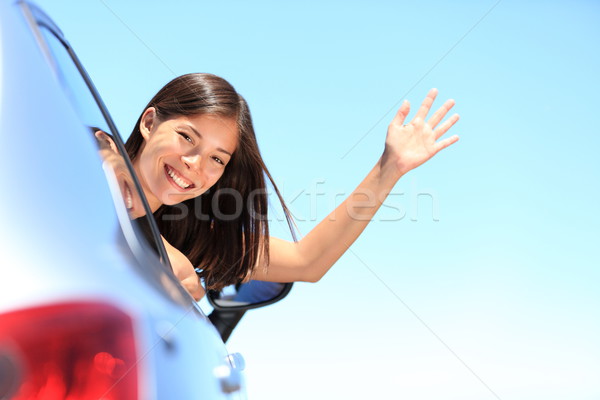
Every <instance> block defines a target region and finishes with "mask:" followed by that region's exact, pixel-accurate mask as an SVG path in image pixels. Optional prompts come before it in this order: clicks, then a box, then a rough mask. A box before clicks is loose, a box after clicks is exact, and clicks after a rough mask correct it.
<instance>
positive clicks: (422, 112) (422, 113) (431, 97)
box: [415, 89, 438, 120]
mask: <svg viewBox="0 0 600 400" xmlns="http://www.w3.org/2000/svg"><path fill="white" fill-rule="evenodd" d="M437 94H438V90H437V89H431V90H430V91H429V93H427V97H425V100H423V103H422V104H421V107H420V108H419V111H417V115H415V118H421V119H422V120H424V119H425V117H427V113H428V112H429V110H430V109H431V105H432V104H433V102H434V101H435V97H436V96H437Z"/></svg>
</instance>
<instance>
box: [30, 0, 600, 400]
mask: <svg viewBox="0 0 600 400" xmlns="http://www.w3.org/2000/svg"><path fill="white" fill-rule="evenodd" d="M37 3H38V4H39V5H41V6H42V8H43V9H45V10H46V12H47V13H48V14H49V15H50V16H51V17H52V18H53V19H54V20H55V21H56V22H57V23H58V25H59V26H60V27H61V28H62V29H63V31H64V32H65V34H66V36H67V38H68V39H69V40H70V41H71V43H72V45H73V46H74V48H75V50H76V51H77V52H78V54H79V56H80V58H81V60H82V61H83V63H84V65H85V66H86V68H87V70H88V72H89V73H90V75H91V77H92V79H93V80H94V82H95V83H96V85H97V87H98V90H99V91H100V93H101V95H102V96H103V98H104V100H105V102H106V104H107V105H108V108H109V110H110V111H111V112H112V115H113V117H114V118H115V120H116V123H117V126H118V127H119V128H120V130H121V133H122V135H123V136H125V137H126V136H127V135H128V132H129V131H130V130H131V127H132V125H133V123H134V122H135V121H136V119H137V117H138V116H139V113H140V112H141V111H142V108H143V107H144V105H145V104H146V102H147V101H148V100H149V99H150V97H151V96H152V95H153V94H154V93H155V92H156V91H157V90H158V89H159V88H160V87H161V86H163V85H164V84H165V83H166V82H167V81H169V80H170V79H172V78H173V77H175V76H177V75H180V74H184V73H188V72H211V73H215V74H217V75H221V76H223V77H225V78H226V79H228V80H229V81H230V82H231V83H232V84H233V85H234V86H235V87H236V88H237V89H238V91H239V92H240V93H242V94H243V95H244V96H245V97H246V99H247V100H248V102H249V104H250V107H251V110H252V113H253V117H254V121H255V127H256V131H257V135H258V138H259V143H260V146H261V149H262V152H263V155H264V158H265V160H266V162H267V165H268V167H269V168H270V170H271V172H272V173H273V175H274V177H275V178H276V181H277V183H278V184H279V185H280V188H281V189H283V193H284V197H285V198H286V199H287V200H288V201H289V202H290V207H291V209H292V211H293V212H294V213H295V215H296V216H297V217H298V219H299V220H300V221H299V226H300V231H301V232H302V233H304V234H305V233H307V232H308V231H309V230H310V229H311V228H312V227H313V226H315V225H316V223H317V222H318V221H319V220H320V219H321V218H324V217H325V216H326V215H327V214H328V213H329V212H330V211H331V209H332V208H333V205H334V204H339V202H340V201H341V199H342V197H343V196H342V194H344V193H346V194H347V193H350V191H351V190H352V189H353V188H354V187H355V186H356V185H357V184H358V183H359V182H360V180H361V179H362V178H363V177H364V176H365V175H366V173H367V172H368V171H369V170H370V169H371V167H372V166H373V165H374V163H375V162H376V161H377V159H378V157H379V156H380V154H381V151H382V150H383V143H384V138H385V132H386V128H387V125H388V123H389V122H390V120H391V118H392V116H393V113H394V112H395V109H396V108H397V107H398V106H399V103H400V102H401V101H402V100H403V99H405V98H407V99H409V100H410V101H411V102H412V103H413V104H414V105H416V104H418V103H420V101H421V100H422V98H423V97H424V96H425V94H426V93H427V90H428V89H429V88H431V87H437V88H438V89H439V91H440V96H439V97H440V101H438V103H437V104H438V105H440V104H441V102H442V101H441V100H444V99H446V98H454V99H456V102H457V105H456V107H455V108H456V112H458V113H459V114H460V115H461V120H460V122H459V123H458V124H457V125H456V126H455V127H454V128H453V131H454V133H457V134H459V135H460V137H461V140H460V141H459V142H458V143H457V144H455V145H453V146H452V147H451V148H449V149H446V150H445V151H443V152H442V153H440V154H438V155H437V156H436V157H435V158H434V159H433V160H431V161H430V162H428V163H427V164H425V165H423V166H421V167H420V168H418V169H417V170H415V171H412V172H411V173H409V174H408V175H406V176H405V177H404V178H403V179H401V181H400V182H399V183H398V185H397V186H396V188H395V189H394V192H393V195H392V196H391V197H390V198H389V200H388V202H387V206H386V207H384V209H382V210H381V212H380V213H379V214H378V215H377V216H376V217H375V219H374V221H373V222H372V223H371V224H370V226H369V227H368V228H367V229H366V231H365V232H364V234H363V235H362V236H361V237H360V238H359V240H358V241H357V242H356V243H355V245H354V246H352V248H351V251H350V252H349V253H347V254H346V255H345V256H343V257H342V259H341V260H340V261H339V262H338V263H337V264H336V265H335V267H334V268H333V269H332V270H331V272H330V273H329V274H328V275H327V276H326V277H325V278H323V279H322V280H321V281H320V282H319V283H317V284H308V283H303V284H296V285H295V286H294V289H293V291H292V293H291V294H290V295H289V297H288V298H287V299H285V300H284V301H282V302H280V303H279V304H276V305H273V306H270V307H267V308H265V309H260V310H256V311H252V312H249V313H247V314H246V316H245V317H244V320H243V321H242V323H241V324H240V325H239V327H238V328H237V331H236V332H235V333H234V335H233V336H232V338H231V340H230V342H229V344H228V347H229V350H230V351H239V352H241V353H242V354H243V355H244V356H245V358H246V362H247V380H248V392H249V397H250V398H254V399H282V398H285V399H306V398H312V399H329V398H345V399H352V398H394V399H395V398H407V399H498V398H500V399H523V400H525V399H528V400H529V399H545V400H551V399H565V398H569V399H598V398H599V397H600V384H599V383H598V376H600V342H599V341H598V337H600V315H599V314H600V312H599V311H598V310H600V290H598V286H599V281H600V257H599V255H598V251H597V246H598V243H599V242H600V241H599V239H600V214H599V211H598V210H599V205H600V187H599V182H600V161H599V158H598V156H597V152H598V149H600V132H599V128H598V123H597V116H598V114H599V112H598V110H599V109H600V101H599V100H598V91H599V89H600V79H599V78H598V71H600V51H599V48H598V47H599V43H600V40H599V39H600V24H599V23H598V21H599V17H600V3H598V2H597V1H582V0H580V1H530V2H522V1H509V0H504V1H498V2H496V1H495V0H493V1H477V2H475V1H473V2H470V1H454V2H447V1H420V2H417V1H413V2H401V1H374V2H359V1H336V2H324V1H303V2H297V3H294V4H291V3H288V2H280V1H272V2H268V1H255V2H242V1H220V2H206V1H157V0H148V1H145V2H143V3H141V2H134V1H116V0H89V1H78V2H73V1H66V0H64V1H58V0H39V1H38V2H37ZM272 229H273V231H274V233H275V234H276V235H277V236H281V237H284V238H288V237H289V234H288V233H286V231H285V229H284V226H283V225H282V224H281V223H279V222H277V221H276V220H274V221H273V224H272ZM595 246H596V247H595Z"/></svg>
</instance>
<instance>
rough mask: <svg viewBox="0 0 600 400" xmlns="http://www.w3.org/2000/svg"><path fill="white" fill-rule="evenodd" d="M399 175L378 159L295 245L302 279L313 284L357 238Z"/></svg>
mask: <svg viewBox="0 0 600 400" xmlns="http://www.w3.org/2000/svg"><path fill="white" fill-rule="evenodd" d="M400 177H401V175H400V174H399V173H398V172H395V171H393V169H392V168H389V167H388V168H386V165H384V161H383V159H380V160H379V161H378V162H377V164H376V165H375V166H374V167H373V169H372V170H371V172H369V174H368V175H367V176H366V177H365V179H363V181H362V182H361V183H360V184H359V185H358V186H357V187H356V189H354V191H353V192H352V193H351V194H350V195H349V196H348V197H347V198H346V199H345V200H344V201H343V202H342V203H341V204H340V205H339V206H338V207H337V208H336V209H335V210H334V211H333V212H331V213H330V214H329V215H328V216H327V217H326V218H325V219H324V220H323V221H321V222H320V223H319V224H318V225H317V226H316V227H315V228H314V229H313V230H311V231H310V232H309V233H308V235H306V236H305V237H304V238H303V239H302V240H300V241H299V242H298V243H296V246H297V251H298V256H299V257H300V259H301V260H302V263H303V265H302V266H300V268H301V269H302V270H303V271H304V272H303V275H304V276H303V279H302V280H305V281H309V282H316V281H318V280H319V279H321V278H322V277H323V275H325V273H326V272H327V271H329V269H330V268H331V267H332V266H333V264H335V262H336V261H337V260H338V259H339V258H340V257H341V256H342V255H343V254H344V253H345V252H346V251H347V250H348V248H349V247H350V246H351V245H352V243H354V241H355V240H356V239H357V238H358V237H359V236H360V234H361V233H362V232H363V230H364V229H365V228H366V226H367V225H368V224H369V222H370V221H371V220H372V219H373V217H374V216H375V213H376V212H377V210H379V208H380V207H381V204H382V203H383V202H384V200H385V199H386V197H387V196H388V194H389V193H390V192H391V190H392V189H393V187H394V185H395V184H396V182H397V181H398V179H400Z"/></svg>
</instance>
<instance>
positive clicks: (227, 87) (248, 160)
mask: <svg viewBox="0 0 600 400" xmlns="http://www.w3.org/2000/svg"><path fill="white" fill-rule="evenodd" d="M149 107H154V108H155V109H156V115H157V117H158V119H159V120H161V121H164V120H167V119H169V118H174V117H177V116H182V115H183V116H188V115H200V114H211V115H216V116H219V117H222V118H233V119H235V120H236V121H237V127H238V131H239V139H238V140H239V142H238V146H237V149H236V151H235V152H234V153H233V155H232V157H231V159H230V161H229V163H228V164H227V167H226V168H225V172H224V173H223V175H222V176H221V178H220V179H219V180H218V181H217V183H216V184H215V185H214V186H213V187H212V188H211V189H210V190H209V191H208V192H206V193H204V194H202V195H201V196H199V197H196V198H194V199H190V200H186V201H184V202H182V203H180V204H176V205H173V206H167V205H162V206H161V207H160V208H159V209H158V210H157V211H156V212H155V213H154V218H155V219H156V222H157V224H158V227H159V229H160V232H161V234H162V235H163V236H164V237H165V239H166V240H167V241H168V242H169V243H171V244H172V245H173V246H174V247H175V248H177V249H178V250H179V251H181V252H182V253H183V254H185V255H186V256H187V257H188V259H189V260H190V261H191V262H192V264H193V265H194V266H195V267H199V268H200V269H201V270H202V272H201V273H200V276H201V277H202V278H203V280H204V283H205V285H206V287H207V288H209V289H220V288H223V287H224V286H227V285H231V284H235V283H238V282H239V281H240V280H241V279H243V278H245V277H246V276H247V275H248V273H251V272H252V271H253V270H254V267H255V266H256V264H257V261H258V258H259V256H260V257H263V258H264V260H265V261H266V265H268V260H269V226H268V218H267V212H268V200H267V188H266V182H265V177H266V178H267V179H268V180H269V181H270V182H271V184H272V186H273V189H274V191H275V193H276V194H277V197H278V198H279V201H280V202H281V205H282V207H283V211H284V213H285V216H286V219H287V222H288V225H289V227H290V230H291V232H292V236H293V237H294V240H295V239H296V236H295V231H294V228H293V222H292V219H291V215H290V212H289V210H288V208H287V206H286V205H285V202H284V201H283V197H282V196H281V194H280V192H279V190H278V189H277V186H276V185H275V183H274V182H273V178H272V177H271V174H270V173H269V171H268V169H267V167H266V166H265V163H264V161H263V159H262V157H261V155H260V151H259V149H258V143H257V141H256V136H255V133H254V127H253V125H252V118H251V116H250V110H249V108H248V104H247V103H246V100H244V98H243V97H242V96H240V95H239V94H238V93H237V92H236V91H235V89H234V88H233V86H231V84H229V83H228V82H227V81H226V80H224V79H223V78H220V77H218V76H216V75H212V74H199V73H196V74H187V75H182V76H180V77H177V78H175V79H173V80H172V81H171V82H169V83H167V84H166V85H165V86H164V87H163V88H162V89H161V90H159V92H158V93H157V94H156V95H155V96H154V97H153V98H152V100H150V102H149V103H148V105H147V106H146V107H145V108H144V110H146V109H147V108H149ZM141 119H142V116H141V115H140V118H139V119H138V121H137V123H136V125H135V127H134V128H133V132H132V133H131V136H130V137H129V139H128V140H127V143H126V144H125V147H126V148H127V153H128V154H129V157H130V158H131V160H132V161H133V160H135V158H136V157H137V156H138V154H139V152H140V149H141V148H142V144H143V143H144V138H143V137H142V134H141V132H140V122H141Z"/></svg>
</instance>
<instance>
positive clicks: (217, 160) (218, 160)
mask: <svg viewBox="0 0 600 400" xmlns="http://www.w3.org/2000/svg"><path fill="white" fill-rule="evenodd" d="M213 160H215V161H216V162H218V163H219V164H221V165H225V163H224V162H223V160H221V159H220V158H219V157H213Z"/></svg>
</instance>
